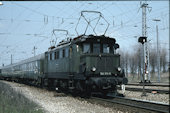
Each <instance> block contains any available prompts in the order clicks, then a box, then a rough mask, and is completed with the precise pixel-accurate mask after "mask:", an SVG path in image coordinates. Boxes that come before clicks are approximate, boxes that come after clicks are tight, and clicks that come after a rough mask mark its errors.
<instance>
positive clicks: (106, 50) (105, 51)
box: [103, 44, 110, 53]
mask: <svg viewBox="0 0 170 113" xmlns="http://www.w3.org/2000/svg"><path fill="white" fill-rule="evenodd" d="M109 52H110V47H109V45H108V44H103V53H109Z"/></svg>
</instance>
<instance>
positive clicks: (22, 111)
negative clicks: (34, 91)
mask: <svg viewBox="0 0 170 113" xmlns="http://www.w3.org/2000/svg"><path fill="white" fill-rule="evenodd" d="M0 113H44V111H43V110H42V109H41V108H40V107H39V106H38V105H37V104H35V103H34V102H32V101H30V100H29V99H27V98H26V97H25V96H24V95H22V94H21V93H18V92H16V91H14V89H12V88H11V87H10V86H9V85H7V84H5V83H2V82H1V81H0Z"/></svg>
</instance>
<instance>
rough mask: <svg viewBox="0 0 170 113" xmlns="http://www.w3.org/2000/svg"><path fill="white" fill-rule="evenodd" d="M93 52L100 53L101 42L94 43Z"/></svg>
mask: <svg viewBox="0 0 170 113" xmlns="http://www.w3.org/2000/svg"><path fill="white" fill-rule="evenodd" d="M93 53H97V54H99V53H100V44H93Z"/></svg>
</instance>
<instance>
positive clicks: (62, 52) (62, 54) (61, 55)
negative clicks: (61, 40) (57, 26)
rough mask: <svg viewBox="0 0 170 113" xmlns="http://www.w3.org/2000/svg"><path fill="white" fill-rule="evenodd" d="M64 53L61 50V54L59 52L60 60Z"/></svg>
mask: <svg viewBox="0 0 170 113" xmlns="http://www.w3.org/2000/svg"><path fill="white" fill-rule="evenodd" d="M62 53H63V51H62V49H61V50H60V52H59V58H62V56H63V54H62Z"/></svg>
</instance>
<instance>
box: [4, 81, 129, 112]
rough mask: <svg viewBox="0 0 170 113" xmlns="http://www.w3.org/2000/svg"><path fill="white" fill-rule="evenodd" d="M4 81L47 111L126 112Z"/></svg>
mask: <svg viewBox="0 0 170 113" xmlns="http://www.w3.org/2000/svg"><path fill="white" fill-rule="evenodd" d="M3 82H4V83H7V84H9V85H10V86H11V87H12V88H14V89H15V91H17V92H20V93H22V94H24V95H25V96H26V97H27V98H29V99H30V100H32V101H34V102H36V103H37V104H39V105H40V106H42V108H43V109H44V111H45V112H46V113H124V112H123V111H121V110H120V111H118V110H114V109H113V108H109V107H104V106H102V105H97V104H92V103H89V102H88V101H86V100H85V99H79V98H74V97H71V96H67V95H65V94H61V93H58V94H57V93H56V92H55V91H47V90H45V89H40V88H36V87H32V86H27V85H24V84H18V83H14V82H6V81H3ZM127 113H128V112H127Z"/></svg>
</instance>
